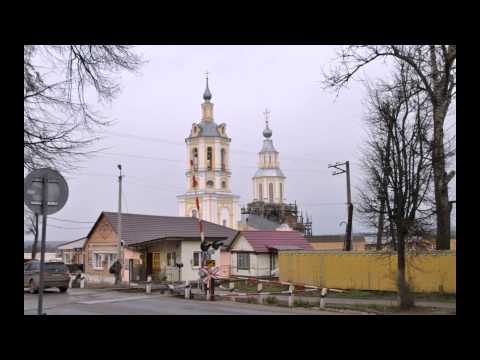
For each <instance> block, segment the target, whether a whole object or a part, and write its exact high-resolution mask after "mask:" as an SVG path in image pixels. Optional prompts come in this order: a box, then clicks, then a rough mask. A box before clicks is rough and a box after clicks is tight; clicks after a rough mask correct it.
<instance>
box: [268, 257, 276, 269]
mask: <svg viewBox="0 0 480 360" xmlns="http://www.w3.org/2000/svg"><path fill="white" fill-rule="evenodd" d="M276 267H277V259H276V256H275V254H270V270H275V268H276Z"/></svg>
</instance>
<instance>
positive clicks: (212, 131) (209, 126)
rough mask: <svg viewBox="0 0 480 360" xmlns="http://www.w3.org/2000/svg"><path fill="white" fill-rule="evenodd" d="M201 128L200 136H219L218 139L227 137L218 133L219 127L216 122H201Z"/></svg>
mask: <svg viewBox="0 0 480 360" xmlns="http://www.w3.org/2000/svg"><path fill="white" fill-rule="evenodd" d="M198 126H199V127H200V134H199V135H198V136H206V137H212V136H218V137H223V138H224V137H226V136H223V135H221V134H220V132H219V131H218V126H219V125H217V124H216V123H215V122H214V121H201V122H199V123H198Z"/></svg>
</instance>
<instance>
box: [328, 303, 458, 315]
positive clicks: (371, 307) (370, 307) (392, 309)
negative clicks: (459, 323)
mask: <svg viewBox="0 0 480 360" xmlns="http://www.w3.org/2000/svg"><path fill="white" fill-rule="evenodd" d="M328 308H331V309H340V310H354V311H365V312H372V313H376V314H384V315H394V314H405V315H409V314H410V315H415V314H438V315H446V314H455V311H448V310H444V309H438V308H432V307H423V306H416V307H413V308H411V309H408V310H404V309H400V308H399V307H398V306H392V305H379V304H348V305H347V304H345V305H344V304H328V305H327V309H328Z"/></svg>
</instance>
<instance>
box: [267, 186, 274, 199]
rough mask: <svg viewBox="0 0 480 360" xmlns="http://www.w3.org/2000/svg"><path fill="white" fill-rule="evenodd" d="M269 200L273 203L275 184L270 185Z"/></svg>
mask: <svg viewBox="0 0 480 360" xmlns="http://www.w3.org/2000/svg"><path fill="white" fill-rule="evenodd" d="M268 200H269V201H270V202H273V184H272V183H270V184H268Z"/></svg>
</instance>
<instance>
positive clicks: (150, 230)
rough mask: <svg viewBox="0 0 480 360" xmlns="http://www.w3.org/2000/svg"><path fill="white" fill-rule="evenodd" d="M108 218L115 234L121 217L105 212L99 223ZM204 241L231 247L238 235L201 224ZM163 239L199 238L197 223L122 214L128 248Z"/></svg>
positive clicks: (218, 226)
mask: <svg viewBox="0 0 480 360" xmlns="http://www.w3.org/2000/svg"><path fill="white" fill-rule="evenodd" d="M102 216H105V217H106V219H107V220H108V222H109V223H110V225H111V226H112V228H113V230H114V231H115V232H116V230H117V223H118V213H114V212H107V211H104V212H102V213H101V214H100V217H99V218H98V220H97V222H96V223H95V225H94V226H93V228H92V229H91V230H90V233H89V234H88V235H87V237H90V234H91V233H92V231H93V229H94V228H95V226H96V225H97V223H98V222H99V220H100V219H101V218H102ZM202 223H203V226H204V232H205V239H206V240H208V239H209V238H225V240H223V243H224V246H228V245H230V243H231V241H232V240H233V238H234V237H235V235H236V234H237V231H236V230H234V229H230V228H228V227H226V226H222V225H218V224H214V223H211V222H208V221H202ZM162 238H163V239H164V238H195V239H197V238H198V239H199V238H200V232H199V228H198V220H197V219H196V218H193V217H181V216H158V215H142V214H125V213H123V214H122V240H123V241H124V242H125V244H126V245H133V244H140V243H143V242H147V241H152V240H156V239H162Z"/></svg>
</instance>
